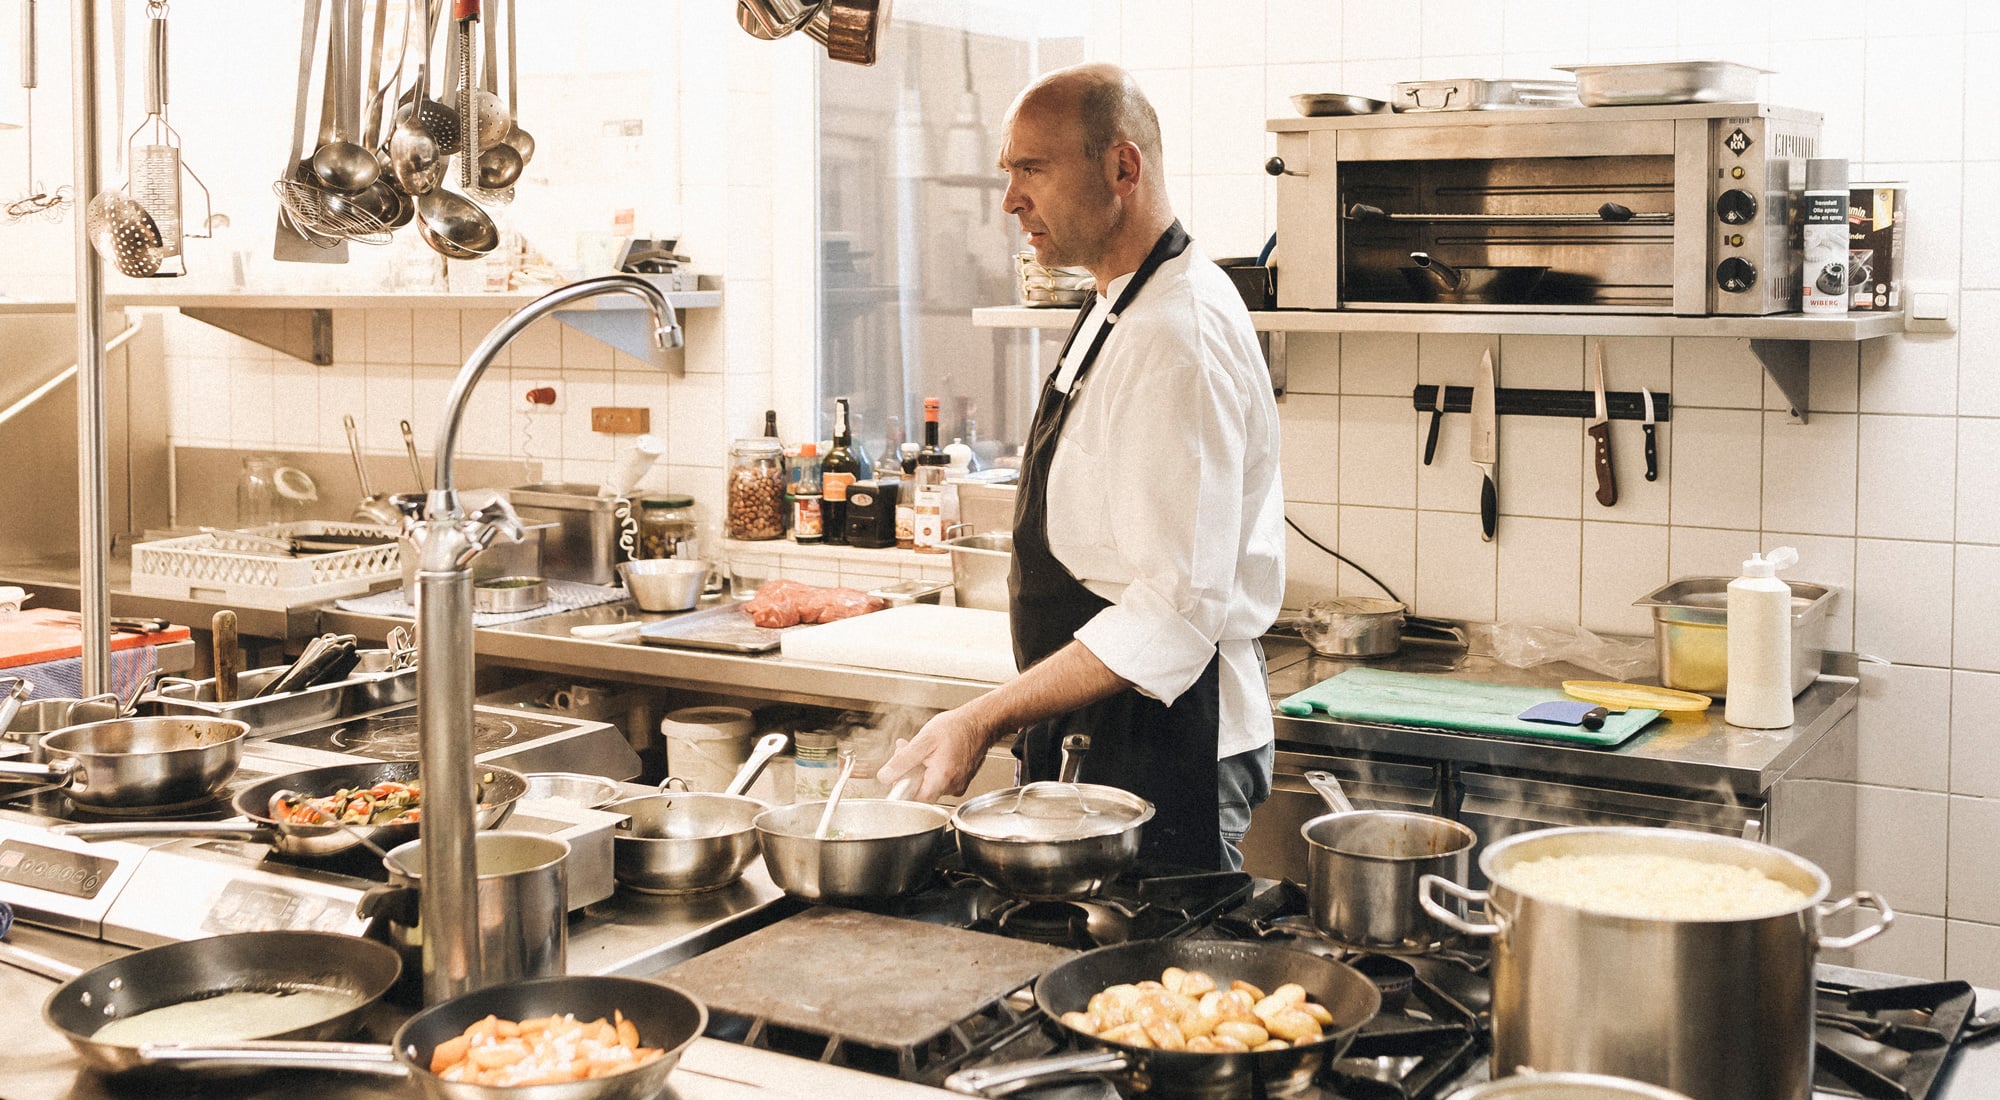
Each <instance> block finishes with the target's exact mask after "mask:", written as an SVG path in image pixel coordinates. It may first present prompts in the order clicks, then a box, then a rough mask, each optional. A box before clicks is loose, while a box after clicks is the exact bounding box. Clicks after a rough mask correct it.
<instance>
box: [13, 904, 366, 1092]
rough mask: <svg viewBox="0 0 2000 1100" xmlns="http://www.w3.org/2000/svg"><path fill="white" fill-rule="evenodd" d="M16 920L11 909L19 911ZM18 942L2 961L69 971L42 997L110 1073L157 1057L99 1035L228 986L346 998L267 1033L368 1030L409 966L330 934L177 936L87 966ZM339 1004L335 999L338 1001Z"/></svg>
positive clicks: (287, 1035) (72, 1039) (304, 1035)
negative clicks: (374, 1011) (371, 1016)
mask: <svg viewBox="0 0 2000 1100" xmlns="http://www.w3.org/2000/svg"><path fill="white" fill-rule="evenodd" d="M9 919H11V915H10V918H9ZM16 951H18V949H17V948H12V947H8V948H5V949H4V953H0V961H7V962H10V963H13V964H14V965H18V966H21V968H22V969H24V970H32V971H34V972H35V973H39V974H44V975H46V976H51V977H57V976H60V977H62V978H66V979H67V980H64V981H63V983H62V984H61V985H60V986H57V987H56V991H55V992H54V993H52V994H50V995H49V999H48V1001H47V1002H46V1003H44V1004H43V1005H42V1017H43V1019H45V1020H46V1021H47V1022H48V1024H49V1026H51V1027H53V1028H55V1029H56V1030H57V1031H59V1032H61V1033H62V1036H63V1038H65V1039H67V1040H69V1044H70V1046H72V1047H74V1048H76V1053H77V1055H78V1056H79V1057H81V1058H82V1059H83V1060H84V1061H85V1062H86V1063H88V1064H90V1065H91V1066H94V1067H96V1068H98V1069H101V1070H104V1071H106V1072H108V1073H121V1072H125V1071H128V1070H133V1069H141V1068H146V1067H148V1066H149V1065H150V1063H149V1062H147V1061H146V1060H145V1059H143V1058H141V1057H140V1054H139V1050H140V1048H138V1047H135V1046H126V1045H122V1044H118V1043H109V1042H101V1041H99V1040H97V1039H95V1038H94V1037H93V1036H95V1035H96V1034H97V1032H98V1031H99V1030H100V1029H101V1028H103V1027H104V1026H105V1024H107V1023H109V1022H110V1021H112V1020H114V1019H119V1018H122V1017H130V1016H133V1015H135V1014H137V1013H140V1012H147V1011H150V1010H152V1009H156V1008H165V1007H167V1006H168V1005H177V1004H184V1003H187V1002H189V1001H198V1000H203V999H206V998H209V997H214V996H217V995H220V994H223V993H242V992H250V993H287V992H305V991H314V992H329V993H334V994H338V995H339V996H340V997H341V998H342V999H343V1001H344V1002H345V1006H344V1007H342V1008H339V1009H338V1010H336V1011H330V1012H329V1013H328V1014H327V1015H324V1016H322V1017H321V1018H319V1019H317V1020H314V1021H312V1022H310V1023H305V1024H301V1025H299V1026H297V1027H294V1028H292V1029H290V1030H287V1031H280V1032H273V1033H271V1034H270V1035H268V1036H266V1038H271V1039H288V1040H324V1039H341V1038H345V1037H347V1036H349V1035H352V1034H354V1032H356V1031H357V1030H359V1029H360V1027H361V1024H362V1019H363V1017H364V1016H365V1015H366V1014H367V1012H368V1009H369V1007H370V1006H371V1005H373V1004H374V1003H375V1002H376V1001H377V1000H379V999H380V998H381V996H382V995H383V994H384V993H386V992H388V990H389V987H391V986H393V985H395V984H396V977H397V975H398V974H400V973H401V972H402V969H403V964H402V960H400V959H398V958H397V957H396V952H395V950H394V949H393V948H391V947H388V946H387V945H385V944H380V943H376V942H375V941H373V940H364V939H361V938H360V937H358V936H342V935H336V934H334V933H331V932H239V933H235V934H233V935H227V936H211V937H209V938H207V939H200V940H189V941H186V942H184V943H170V944H166V945H165V946H162V947H151V948H147V949H146V950H144V951H138V952H134V953H133V954H130V955H127V956H125V957H124V958H122V959H114V960H112V961H111V962H108V963H104V964H102V965H99V966H95V967H92V968H91V969H89V970H80V969H78V968H75V967H70V966H65V965H63V964H60V963H57V962H56V961H55V960H53V959H48V958H45V957H42V956H38V955H33V954H32V953H28V952H22V953H21V954H22V955H25V956H27V958H24V959H20V960H16V959H15V958H14V957H13V953H14V952H16ZM329 1007H331V1006H329Z"/></svg>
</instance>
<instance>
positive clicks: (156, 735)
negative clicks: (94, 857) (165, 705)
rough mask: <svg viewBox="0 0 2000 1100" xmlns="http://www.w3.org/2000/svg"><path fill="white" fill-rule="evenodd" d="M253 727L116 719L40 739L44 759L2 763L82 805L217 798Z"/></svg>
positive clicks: (14, 774) (13, 774)
mask: <svg viewBox="0 0 2000 1100" xmlns="http://www.w3.org/2000/svg"><path fill="white" fill-rule="evenodd" d="M248 732H250V727H249V726H247V725H244V724H243V723H242V722H235V721H230V720H228V719H224V718H178V717H167V718H118V719H114V720H112V721H109V722H92V723H89V724H88V725H82V726H71V727H69V728H68V729H61V730H56V731H55V732H54V733H50V734H48V735H47V736H45V737H43V738H42V743H41V750H40V751H41V755H42V756H43V757H44V758H45V759H46V760H47V761H48V762H47V763H46V764H19V763H14V762H12V761H0V778H8V777H10V778H14V779H17V780H20V779H25V780H29V781H32V782H40V783H47V784H50V785H53V786H56V787H60V788H62V789H63V791H64V793H65V794H67V795H68V796H69V797H70V799H71V800H72V801H74V802H75V803H77V804H78V805H80V806H92V807H106V808H112V809H140V808H153V807H165V806H179V805H185V804H187V803H192V802H200V801H201V800H203V799H206V798H212V797H214V796H215V793H216V792H217V791H220V790H221V789H222V785H223V784H224V783H227V782H228V781H229V777H230V776H232V775H235V774H236V765H237V764H238V762H240V761H241V760H242V758H243V736H244V734H246V733H248Z"/></svg>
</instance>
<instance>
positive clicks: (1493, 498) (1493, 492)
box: [1471, 348, 1500, 542]
mask: <svg viewBox="0 0 2000 1100" xmlns="http://www.w3.org/2000/svg"><path fill="white" fill-rule="evenodd" d="M1471 457H1472V464H1473V465H1475V466H1477V467H1479V470H1480V473H1481V474H1482V475H1484V477H1485V482H1484V483H1483V484H1482V485H1481V486H1480V488H1479V531H1480V535H1479V537H1480V538H1482V539H1484V540H1486V541H1487V542H1492V541H1493V534H1494V531H1495V530H1496V529H1497V528H1498V527H1499V524H1500V494H1499V491H1498V490H1497V489H1496V488H1495V487H1494V483H1493V469H1494V467H1495V466H1496V465H1497V464H1498V463H1499V461H1500V434H1499V429H1498V425H1497V424H1496V422H1495V419H1494V415H1493V349H1491V348H1488V349H1487V350H1486V351H1485V352H1483V353H1481V354H1480V357H1479V378H1478V380H1477V381H1475V382H1474V383H1473V386H1472V446H1471Z"/></svg>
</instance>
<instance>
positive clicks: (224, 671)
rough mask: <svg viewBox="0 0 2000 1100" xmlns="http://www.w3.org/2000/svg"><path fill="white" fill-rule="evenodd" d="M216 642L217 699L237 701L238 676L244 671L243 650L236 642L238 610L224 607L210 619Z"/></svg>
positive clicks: (229, 701) (224, 701)
mask: <svg viewBox="0 0 2000 1100" xmlns="http://www.w3.org/2000/svg"><path fill="white" fill-rule="evenodd" d="M208 629H209V633H210V634H211V635H213V637H214V642H215V701H216V702H218V703H234V702H235V701H236V677H237V676H238V675H239V674H241V673H242V671H243V651H242V650H241V649H239V648H237V643H236V612H234V611H231V610H229V609H228V608H224V609H222V610H221V611H218V612H216V613H215V617H214V618H213V619H211V620H209V624H208Z"/></svg>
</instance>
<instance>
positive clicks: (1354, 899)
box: [1299, 772, 1479, 952]
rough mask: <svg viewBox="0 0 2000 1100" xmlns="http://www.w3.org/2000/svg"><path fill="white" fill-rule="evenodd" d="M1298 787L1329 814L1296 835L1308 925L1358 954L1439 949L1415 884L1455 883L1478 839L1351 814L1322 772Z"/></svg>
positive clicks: (1399, 815)
mask: <svg viewBox="0 0 2000 1100" xmlns="http://www.w3.org/2000/svg"><path fill="white" fill-rule="evenodd" d="M1306 781H1307V782H1309V783H1311V784H1312V785H1313V788H1314V789H1315V790H1318V791H1319V792H1320V793H1321V795H1322V796H1323V797H1325V798H1326V799H1327V803H1328V805H1329V806H1332V807H1333V809H1334V812H1333V813H1330V814H1325V815H1323V816H1320V817H1316V818H1313V819H1312V820H1311V821H1308V822H1306V823H1305V824H1304V825H1303V826H1301V827H1300V829H1299V834H1300V835H1301V836H1303V837H1305V840H1306V847H1307V856H1306V882H1307V898H1308V901H1309V902H1310V905H1311V913H1312V922H1313V925H1314V926H1315V927H1317V928H1318V929H1319V930H1320V931H1321V932H1323V933H1325V934H1326V935H1327V936H1328V938H1330V939H1332V940H1333V941H1334V942H1336V943H1339V944H1341V945H1342V946H1344V947H1352V948H1356V949H1359V950H1363V951H1404V952H1408V951H1429V950H1432V949H1434V948H1436V947H1438V946H1439V945H1441V944H1442V943H1443V941H1444V936H1445V929H1444V928H1443V927H1442V926H1440V925H1439V924H1438V922H1437V921H1436V920H1434V919H1432V918H1431V917H1430V915H1429V914H1427V913H1425V912H1424V909H1423V907H1422V906H1421V905H1420V904H1419V902H1418V887H1419V884H1420V882H1421V880H1422V879H1423V878H1424V877H1425V876H1443V877H1445V878H1447V879H1449V880H1451V881H1452V882H1454V883H1463V882H1464V881H1465V875H1466V869H1467V864H1468V853H1470V852H1471V851H1472V847H1473V845H1474V844H1476V843H1478V839H1479V838H1478V837H1477V836H1476V835H1474V833H1473V831H1472V830H1471V829H1469V828H1466V827H1465V826H1464V825H1461V824H1459V823H1458V822H1456V821H1452V820H1450V819H1448V818H1442V817H1433V816H1431V815H1429V814H1417V813H1408V812H1405V811H1401V810H1357V809H1355V808H1354V806H1353V804H1351V803H1349V802H1347V799H1346V796H1345V795H1341V794H1340V793H1339V784H1338V783H1337V782H1336V781H1335V780H1334V778H1333V775H1332V774H1331V773H1329V772H1307V773H1306Z"/></svg>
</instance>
